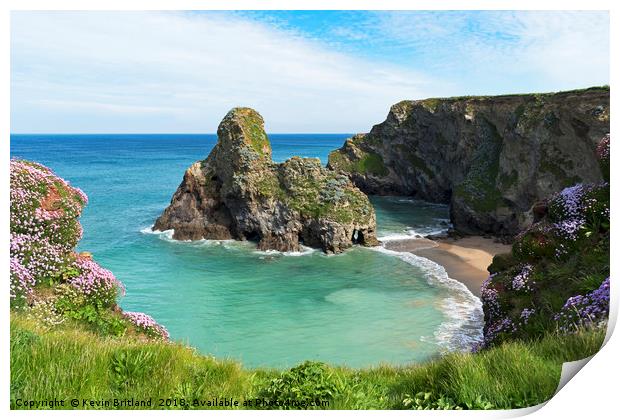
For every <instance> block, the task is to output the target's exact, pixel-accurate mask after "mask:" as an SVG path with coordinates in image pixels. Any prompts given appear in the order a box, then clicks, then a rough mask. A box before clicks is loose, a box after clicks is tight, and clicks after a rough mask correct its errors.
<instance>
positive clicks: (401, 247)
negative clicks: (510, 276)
mask: <svg viewBox="0 0 620 420" xmlns="http://www.w3.org/2000/svg"><path fill="white" fill-rule="evenodd" d="M383 245H384V246H385V248H387V249H391V250H393V251H401V252H411V253H413V254H415V255H419V256H420V257H424V258H428V259H429V260H431V261H434V262H436V263H437V264H439V265H442V266H443V267H444V268H445V269H446V271H447V273H448V276H450V277H451V278H453V279H455V280H458V281H460V282H461V283H463V284H465V285H466V286H467V288H468V289H469V290H471V292H472V293H473V294H474V295H476V296H478V297H479V296H480V286H482V283H483V282H484V280H486V278H487V277H488V276H489V273H488V271H487V267H488V266H489V264H491V261H492V260H493V256H495V255H496V254H502V253H505V252H510V249H511V248H510V245H504V244H501V243H497V242H495V240H494V239H490V238H483V237H482V236H469V237H466V238H460V239H452V238H447V239H439V240H432V241H431V240H429V239H425V238H412V239H403V240H394V241H387V242H384V244H383Z"/></svg>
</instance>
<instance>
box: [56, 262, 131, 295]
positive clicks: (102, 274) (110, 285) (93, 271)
mask: <svg viewBox="0 0 620 420" xmlns="http://www.w3.org/2000/svg"><path fill="white" fill-rule="evenodd" d="M74 267H75V268H77V270H78V272H79V273H80V274H78V275H77V276H75V277H72V278H70V279H69V280H68V281H67V282H68V283H69V284H71V285H72V286H74V287H75V288H76V289H78V290H79V291H81V292H82V293H84V294H85V295H86V296H89V297H96V298H99V299H100V300H102V301H104V302H106V303H107V304H113V303H114V302H115V301H116V294H117V292H118V291H120V293H121V294H123V295H124V294H125V287H124V286H123V284H122V283H121V282H120V281H118V280H117V279H116V277H115V276H114V274H112V272H111V271H110V270H106V269H105V268H103V267H101V266H100V265H99V264H97V263H96V262H94V261H93V260H91V259H90V258H89V257H83V256H78V257H77V258H76V260H75V263H74Z"/></svg>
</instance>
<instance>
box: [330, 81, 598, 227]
mask: <svg viewBox="0 0 620 420" xmlns="http://www.w3.org/2000/svg"><path fill="white" fill-rule="evenodd" d="M608 132H609V88H608V87H601V88H590V89H584V90H577V91H569V92H560V93H551V94H528V95H505V96H490V97H459V98H446V99H425V100H418V101H402V102H399V103H397V104H395V105H394V106H392V108H391V109H390V112H389V114H388V116H387V119H386V120H385V121H384V122H383V123H381V124H378V125H375V126H374V127H373V128H372V130H371V131H370V132H369V133H368V134H359V135H356V136H353V137H352V138H350V139H348V140H347V141H346V142H345V144H344V145H343V146H342V147H341V148H340V149H338V150H335V151H334V152H332V153H331V154H330V156H329V164H328V167H329V168H330V169H334V170H341V171H343V172H345V173H347V174H349V176H350V178H351V180H352V181H353V182H354V183H355V185H357V186H358V187H359V188H360V189H361V190H362V191H364V192H366V193H370V194H395V195H411V196H416V197H418V198H421V199H424V200H428V201H432V202H440V203H449V204H450V205H451V219H452V222H453V224H454V227H455V229H457V230H458V231H461V232H463V233H468V234H477V233H491V234H495V235H510V236H512V235H514V234H516V233H517V232H519V231H520V230H521V229H522V228H524V227H526V226H527V225H528V224H529V223H530V222H531V221H532V207H533V206H534V204H535V203H537V202H538V201H539V200H541V199H543V198H545V197H547V196H549V195H550V194H552V193H555V192H558V191H560V190H561V189H562V188H564V187H566V186H569V185H573V184H575V183H578V182H597V181H600V179H601V172H600V168H599V166H598V163H597V160H596V156H595V148H596V143H597V141H598V140H599V139H600V138H601V137H602V136H603V135H604V134H605V133H608Z"/></svg>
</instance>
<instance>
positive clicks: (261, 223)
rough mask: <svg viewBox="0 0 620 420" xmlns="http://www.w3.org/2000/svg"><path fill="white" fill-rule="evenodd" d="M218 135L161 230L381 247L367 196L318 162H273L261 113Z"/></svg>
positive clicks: (227, 123)
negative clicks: (378, 245)
mask: <svg viewBox="0 0 620 420" xmlns="http://www.w3.org/2000/svg"><path fill="white" fill-rule="evenodd" d="M217 134H218V142H217V144H216V145H215V147H214V148H213V150H212V151H211V153H210V154H209V156H208V157H207V159H205V160H203V161H199V162H196V163H194V164H193V165H192V166H190V167H189V169H187V171H186V172H185V175H184V177H183V182H182V183H181V185H180V186H179V187H178V189H177V191H176V192H175V193H174V196H173V197H172V200H171V203H170V205H169V206H168V208H166V210H165V211H164V212H163V214H162V215H161V216H160V217H159V218H158V219H157V221H156V222H155V225H154V227H153V228H154V229H155V230H167V229H174V235H173V238H174V239H179V240H187V239H189V240H197V239H231V238H232V239H239V240H244V239H249V240H257V241H258V247H259V248H260V249H262V250H278V251H299V250H300V249H301V245H300V244H301V243H303V244H304V245H306V246H310V247H317V248H321V249H323V250H324V251H325V252H341V251H343V250H344V249H346V248H348V247H350V246H351V245H353V244H355V243H358V244H361V245H367V246H372V245H376V244H377V243H378V242H377V239H376V217H375V212H374V209H373V207H372V205H371V204H370V202H369V200H368V197H367V196H366V195H365V194H364V193H363V192H361V191H360V190H359V189H358V188H357V187H355V186H354V185H353V184H352V183H351V181H350V180H349V179H348V177H347V176H346V175H342V174H339V173H337V172H335V171H332V170H329V169H326V168H324V167H322V166H321V162H320V161H319V160H318V159H302V158H299V157H293V158H291V159H289V160H287V161H286V162H284V163H280V164H276V163H274V162H273V161H272V160H271V145H270V143H269V140H268V138H267V135H266V133H265V130H264V127H263V119H262V117H261V116H260V115H259V114H258V113H257V112H256V111H254V110H252V109H250V108H235V109H233V110H231V111H230V112H229V113H228V114H227V115H226V116H225V117H224V119H223V120H222V122H221V123H220V125H219V127H218V131H217Z"/></svg>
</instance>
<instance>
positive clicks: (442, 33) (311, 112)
mask: <svg viewBox="0 0 620 420" xmlns="http://www.w3.org/2000/svg"><path fill="white" fill-rule="evenodd" d="M605 84H609V15H608V12H604V11H570V12H568V11H567V12H563V11H520V12H518V11H436V12H433V11H400V12H399V11H229V12H226V11H224V12H221V11H220V12H214V11H198V12H180V11H179V12H127V11H126V12H97V11H91V12H49V11H36V12H26V11H20V12H12V14H11V132H12V133H214V132H215V131H216V129H217V125H218V123H219V121H220V120H221V119H222V117H223V116H224V115H225V114H226V112H227V111H228V110H229V109H231V108H233V107H235V106H249V107H252V108H254V109H256V110H257V111H258V112H259V113H261V115H262V116H263V118H264V119H265V125H266V129H267V131H268V132H271V133H356V132H367V131H369V129H370V128H371V127H372V125H374V124H377V123H379V122H381V121H382V120H383V119H384V118H385V116H386V115H387V113H388V111H389V107H390V106H391V105H392V104H394V103H396V102H398V101H401V100H403V99H424V98H428V97H445V96H460V95H493V94H507V93H526V92H550V91H558V90H568V89H576V88H584V87H589V86H599V85H605Z"/></svg>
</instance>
